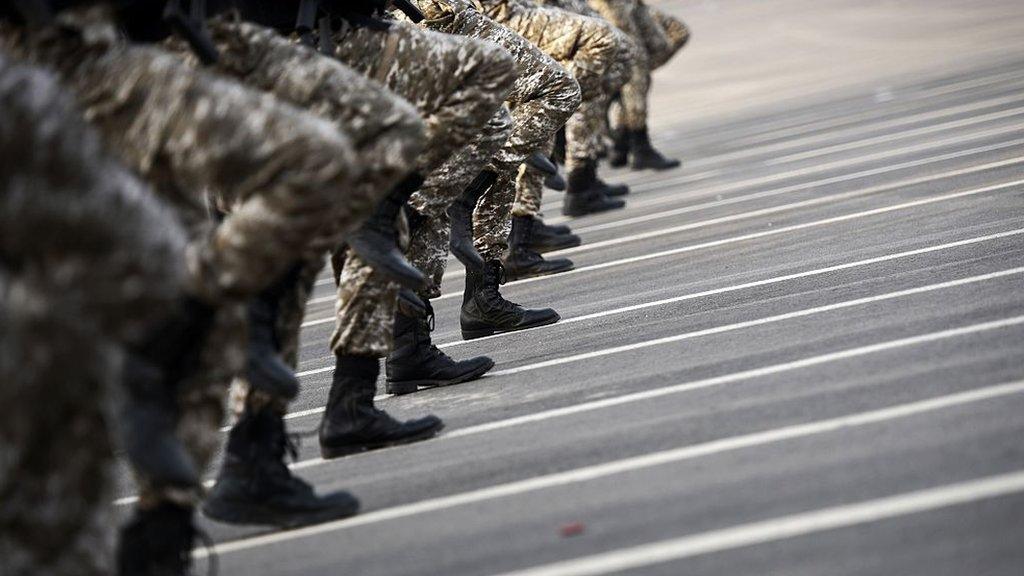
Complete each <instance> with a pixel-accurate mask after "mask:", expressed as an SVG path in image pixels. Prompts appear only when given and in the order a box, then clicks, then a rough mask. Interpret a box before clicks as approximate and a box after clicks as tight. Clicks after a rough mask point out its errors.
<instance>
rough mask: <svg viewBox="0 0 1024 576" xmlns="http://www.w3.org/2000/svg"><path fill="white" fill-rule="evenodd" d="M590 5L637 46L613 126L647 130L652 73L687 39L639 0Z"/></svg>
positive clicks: (594, 0)
mask: <svg viewBox="0 0 1024 576" xmlns="http://www.w3.org/2000/svg"><path fill="white" fill-rule="evenodd" d="M589 2H590V6H591V7H592V8H594V9H595V10H596V11H597V12H598V13H600V14H601V16H602V17H604V18H605V19H606V20H608V21H609V22H611V23H612V24H614V25H615V26H616V27H617V28H619V29H620V30H622V31H623V32H625V33H626V34H628V35H629V36H630V37H631V38H633V40H634V41H635V42H636V45H637V47H638V50H637V54H636V58H634V59H633V61H632V66H631V69H630V73H629V81H628V82H626V84H625V85H623V86H622V92H621V98H620V99H619V106H617V107H615V109H614V112H613V116H614V118H613V123H614V124H615V125H616V126H617V127H622V128H625V129H627V130H642V129H644V128H646V127H647V99H648V93H649V92H650V89H651V73H652V72H653V71H654V70H655V69H656V68H658V67H660V66H662V65H664V64H665V63H666V62H668V60H669V59H670V58H671V57H672V56H673V55H674V54H675V53H676V52H678V51H679V49H680V48H682V46H683V45H684V44H685V43H686V41H687V39H688V38H689V30H688V29H687V28H686V26H685V25H683V23H682V22H680V21H679V20H677V19H675V18H673V17H671V16H669V15H667V14H664V13H663V12H659V11H656V10H654V9H652V8H650V7H648V6H647V5H646V4H644V3H643V2H641V1H640V0H589Z"/></svg>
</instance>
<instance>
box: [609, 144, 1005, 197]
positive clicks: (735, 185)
mask: <svg viewBox="0 0 1024 576" xmlns="http://www.w3.org/2000/svg"><path fill="white" fill-rule="evenodd" d="M1006 134H1010V135H1016V136H1019V135H1020V134H1021V127H1020V126H1019V125H1010V126H1001V127H998V128H991V129H987V130H984V131H981V132H973V133H970V134H956V135H954V136H952V137H950V138H946V139H943V140H928V141H927V142H922V143H919V144H913V145H910V146H904V147H898V148H891V149H883V150H879V151H876V152H872V153H870V154H865V155H858V156H853V157H849V158H840V159H837V160H832V161H830V162H817V163H815V164H813V165H810V166H805V167H802V168H794V169H790V170H785V171H781V172H771V173H769V174H766V175H764V176H755V177H753V178H748V179H746V180H740V181H736V182H729V183H726V184H723V185H720V186H716V187H712V188H708V189H704V190H701V189H697V190H686V191H685V192H686V197H687V198H694V197H699V196H717V195H719V194H725V193H728V192H734V191H738V190H742V189H744V188H758V187H762V186H765V185H768V184H774V183H777V182H782V181H786V180H791V179H793V178H796V177H802V176H813V175H816V174H822V173H828V172H832V171H834V170H836V169H838V168H847V167H851V166H857V165H860V164H865V163H868V162H873V161H876V160H887V161H888V160H891V159H892V158H893V157H895V156H900V155H905V154H912V153H916V152H923V151H925V150H933V149H935V148H941V147H943V146H949V145H955V144H959V143H964V142H969V141H972V140H978V139H983V138H992V137H996V136H1001V135H1006ZM891 166H892V165H891V164H889V163H887V164H885V165H884V166H879V167H877V168H869V169H866V170H863V171H859V172H855V173H853V174H849V175H845V174H840V175H838V176H829V177H827V178H825V180H826V181H828V180H831V179H832V178H843V180H839V182H845V181H849V180H851V179H855V178H862V177H866V176H874V175H877V174H886V173H889V172H892V171H893V170H899V169H901V168H899V167H897V168H892V167H891ZM829 183H831V182H829ZM795 185H799V183H798V184H795ZM678 186H679V184H678V183H677V182H676V181H675V178H668V179H665V180H657V181H655V182H651V183H650V185H648V186H644V187H640V186H637V187H635V190H636V191H638V192H645V193H644V194H643V195H642V196H640V197H637V198H632V199H630V200H629V205H628V208H627V209H632V210H635V209H637V208H651V207H654V206H663V205H665V204H671V203H673V202H677V201H678V200H679V198H678V192H679V190H678ZM656 190H664V191H667V192H668V194H650V192H653V191H656Z"/></svg>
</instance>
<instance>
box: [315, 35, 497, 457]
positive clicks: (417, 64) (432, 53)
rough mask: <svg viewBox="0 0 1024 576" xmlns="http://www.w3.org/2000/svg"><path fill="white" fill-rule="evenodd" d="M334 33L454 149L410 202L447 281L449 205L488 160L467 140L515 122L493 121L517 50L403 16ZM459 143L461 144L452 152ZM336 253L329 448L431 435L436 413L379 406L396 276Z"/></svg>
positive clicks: (415, 224) (415, 234) (417, 238)
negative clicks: (407, 415)
mask: <svg viewBox="0 0 1024 576" xmlns="http://www.w3.org/2000/svg"><path fill="white" fill-rule="evenodd" d="M334 40H335V42H336V44H337V56H338V57H339V58H340V59H341V60H342V61H344V62H346V63H349V64H350V65H351V66H353V67H355V68H357V69H359V70H362V71H363V72H364V73H366V74H368V75H370V76H371V77H374V78H378V79H380V80H381V81H382V82H384V83H385V84H386V85H387V86H388V87H389V88H391V89H393V90H395V91H396V92H397V93H399V94H402V95H405V96H408V97H409V98H410V100H411V101H412V102H413V103H414V104H415V105H416V106H417V108H418V109H419V110H420V112H421V114H423V116H424V118H425V121H426V125H427V127H428V129H427V131H428V139H429V141H430V144H428V148H434V149H435V150H434V152H435V154H434V155H433V156H431V157H430V158H429V159H427V160H430V161H431V162H436V160H437V159H439V158H440V159H444V158H445V157H448V158H447V159H446V160H445V163H444V164H443V165H440V166H437V165H434V166H427V165H426V164H425V165H424V169H430V170H431V171H430V172H429V173H427V174H425V176H427V179H426V182H424V184H423V186H422V188H421V189H420V190H418V191H417V192H416V193H415V194H413V195H412V198H411V199H410V202H409V205H410V208H411V210H410V218H409V219H410V221H411V222H410V224H411V228H412V230H411V238H410V244H409V250H408V254H409V257H410V259H412V260H413V261H414V262H417V263H419V264H421V265H422V264H427V267H428V268H430V270H425V271H426V272H428V274H429V275H430V276H433V277H435V278H436V279H437V280H438V281H439V280H440V275H441V272H443V268H440V269H438V263H437V262H436V260H437V258H438V257H437V254H439V253H443V254H444V255H445V256H446V255H447V246H448V236H447V235H448V220H447V212H446V211H447V208H448V206H449V205H450V204H451V202H452V201H453V200H454V199H455V198H456V196H457V195H458V194H459V193H461V191H462V188H463V187H464V186H465V185H466V184H467V183H468V181H469V179H471V178H472V177H473V174H474V172H477V171H479V170H480V169H481V168H482V167H483V165H482V162H480V159H479V156H480V154H481V153H480V152H476V153H474V152H473V146H469V147H466V144H468V143H469V142H470V139H471V138H473V137H474V136H476V135H477V134H479V133H481V131H483V132H482V133H483V134H485V135H486V137H487V138H490V141H493V142H495V143H499V144H500V142H502V141H504V139H505V138H506V137H507V131H501V132H498V131H496V130H495V129H494V128H493V127H491V126H488V125H487V123H488V119H490V118H492V117H493V115H494V113H495V111H496V110H497V109H498V108H499V107H500V106H501V102H502V100H504V99H505V98H506V97H507V95H508V93H509V90H510V89H511V87H512V82H513V80H514V74H515V70H514V67H513V63H512V60H511V58H510V57H509V55H508V54H507V52H505V51H504V50H502V49H501V48H500V47H498V46H495V45H493V44H489V43H485V42H480V41H478V40H475V39H470V38H461V37H456V36H450V35H447V34H439V33H435V32H429V31H425V30H422V29H420V28H416V27H414V26H411V25H409V24H406V23H400V22H392V23H391V25H390V27H389V29H388V30H387V31H386V32H383V33H382V32H380V31H374V30H371V29H369V28H358V27H357V28H353V29H346V30H344V31H343V32H342V33H340V34H338V35H336V36H335V38H334ZM441 140H445V142H441ZM482 142H483V143H486V142H487V141H486V140H485V141H482ZM453 143H454V144H455V146H456V147H462V148H463V149H462V150H461V151H460V152H457V153H455V154H454V155H452V154H451V152H452V151H453V150H454V149H455V147H453V146H452V144H453ZM477 143H478V145H479V144H480V143H481V141H477ZM491 149H492V150H491V152H492V153H493V146H491ZM334 263H335V272H336V277H337V278H339V286H338V301H337V304H336V305H337V324H336V329H335V332H334V335H333V336H332V338H331V349H332V350H333V351H334V353H335V355H336V357H337V366H336V369H335V373H334V381H333V384H332V386H331V392H330V397H329V399H328V406H327V410H326V412H325V414H324V420H323V423H322V425H321V429H320V447H321V454H322V455H323V456H324V457H327V458H333V457H338V456H343V455H346V454H349V453H352V452H356V451H360V450H365V449H373V448H378V447H383V446H389V445H394V444H399V443H405V442H412V441H416V440H421V439H424V438H428V437H430V436H433V435H434V434H436V433H437V431H438V430H440V429H441V427H442V423H441V421H440V420H439V419H437V418H436V417H432V416H431V417H426V418H421V419H417V420H412V421H407V422H399V421H397V420H395V419H393V418H391V417H390V416H388V415H387V414H386V413H384V412H381V411H378V410H375V409H374V408H373V396H374V393H375V391H376V385H375V383H376V378H377V374H378V372H379V362H378V358H380V357H381V356H384V355H386V354H387V353H388V352H389V351H390V349H391V348H392V341H393V337H394V326H395V318H396V312H397V297H398V296H397V292H398V291H397V286H395V285H393V284H391V283H388V282H384V279H383V278H381V277H380V276H379V275H378V274H376V273H375V272H374V271H373V270H372V269H371V268H369V267H368V266H366V265H365V263H363V262H362V261H361V259H360V258H358V257H357V256H356V255H354V254H352V253H351V252H350V251H349V252H348V253H347V254H346V253H336V254H335V255H334ZM441 265H442V266H443V259H442V263H441ZM426 295H429V294H426ZM421 340H423V338H420V339H417V341H416V342H414V343H413V345H414V346H415V347H416V348H417V349H419V348H424V349H425V350H428V351H430V350H433V349H432V348H430V347H429V345H427V346H425V347H422V346H419V345H420V344H423V342H421ZM436 359H440V358H435V360H436ZM447 360H450V359H447ZM486 364H487V365H486V366H484V365H481V366H482V367H476V368H472V369H471V370H468V371H466V370H463V369H461V368H460V367H458V366H452V365H451V363H450V362H449V363H448V367H449V368H456V369H458V370H457V371H459V372H460V377H462V378H472V377H477V376H479V375H480V374H481V373H482V372H481V370H483V371H486V370H487V369H489V368H490V366H491V365H492V364H491V363H490V362H489V361H487V362H486Z"/></svg>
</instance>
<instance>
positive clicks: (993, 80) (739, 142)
mask: <svg viewBox="0 0 1024 576" xmlns="http://www.w3.org/2000/svg"><path fill="white" fill-rule="evenodd" d="M1020 78H1021V76H1020V74H1019V73H1018V72H1009V73H1005V74H999V75H997V76H992V77H990V78H985V79H984V80H976V81H970V82H967V83H964V84H952V85H948V86H942V87H941V88H938V89H934V90H928V91H926V92H922V93H914V92H905V93H903V96H904V97H905V98H906V99H904V100H902V101H899V102H895V103H893V104H891V105H888V106H885V107H882V108H879V107H872V108H871V109H869V110H863V111H857V112H854V113H851V114H840V115H838V116H829V117H826V118H822V119H819V120H813V121H810V122H803V123H801V124H800V125H798V126H792V127H786V128H780V129H775V130H770V131H767V132H763V133H757V134H751V135H748V136H740V137H735V138H729V139H728V141H729V142H734V143H735V145H736V146H737V147H743V146H756V145H757V144H761V143H763V142H767V141H769V140H774V139H778V138H785V137H789V136H800V135H802V134H807V133H809V132H812V131H818V130H826V129H829V128H834V127H837V126H842V125H845V124H849V123H851V122H857V121H860V120H867V121H870V120H872V119H874V118H878V117H879V116H881V115H892V114H899V113H901V112H904V111H911V110H916V109H920V108H921V107H922V104H924V103H923V102H922V100H925V99H929V98H931V97H934V96H941V95H945V94H949V93H955V92H961V91H964V90H967V89H970V88H976V87H981V86H991V85H993V84H1001V85H1000V86H997V90H1000V91H1002V90H1007V89H1013V88H1016V87H1018V86H1020V85H1021V82H1020V80H1019V79H1020ZM1007 79H1009V80H1010V81H1009V82H1007ZM974 96H975V97H976V96H977V95H974ZM716 135H718V134H716Z"/></svg>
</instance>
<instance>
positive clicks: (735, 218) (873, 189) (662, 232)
mask: <svg viewBox="0 0 1024 576" xmlns="http://www.w3.org/2000/svg"><path fill="white" fill-rule="evenodd" d="M1022 162H1024V156H1018V157H1016V158H1010V159H1006V160H1000V161H998V162H991V163H988V164H983V165H980V166H972V167H970V168H965V169H962V170H953V171H951V172H945V173H943V174H941V175H934V176H923V177H919V178H910V179H907V180H902V181H899V182H893V183H890V184H880V185H878V186H870V187H868V188H862V189H860V190H851V191H849V192H841V193H838V194H830V195H828V196H819V197H816V198H809V199H807V200H801V201H799V202H791V203H789V204H781V205H779V206H770V207H768V208H761V209H759V210H751V211H749V212H741V213H738V214H729V215H727V216H720V217H718V218H710V219H708V220H700V221H697V222H689V223H687V224H680V225H679V226H670V227H668V228H660V229H658V230H651V231H648V232H641V233H638V234H630V235H628V236H621V237H618V238H611V239H608V240H602V241H600V242H587V243H586V244H584V245H582V246H578V247H575V248H569V249H565V250H556V251H553V252H551V253H550V254H549V255H550V256H551V257H556V256H565V255H567V254H577V253H580V252H585V251H589V250H597V249H601V248H607V247H609V246H618V245H620V244H627V243H629V242H636V241H637V240H647V239H649V238H657V237H659V236H667V235H670V234H677V233H679V232H685V231H687V230H697V229H700V228H707V227H710V226H716V225H719V224H726V223H729V222H739V221H742V220H747V219H750V218H757V217H760V216H767V215H771V214H778V213H781V212H789V211H792V210H799V209H801V208H808V207H811V206H820V205H824V204H833V203H837V202H842V201H844V200H850V199H852V198H859V197H861V196H870V195H872V194H878V193H879V192H886V191H890V190H899V189H902V188H907V187H910V186H916V185H919V184H922V183H927V182H934V181H936V180H945V179H949V178H953V177H955V176H962V175H965V174H971V173H975V172H982V171H985V170H992V169H994V168H1003V167H1007V166H1014V165H1017V164H1021V163H1022Z"/></svg>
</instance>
